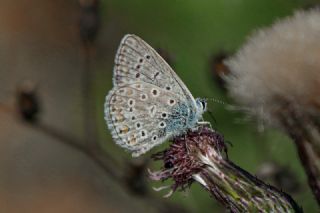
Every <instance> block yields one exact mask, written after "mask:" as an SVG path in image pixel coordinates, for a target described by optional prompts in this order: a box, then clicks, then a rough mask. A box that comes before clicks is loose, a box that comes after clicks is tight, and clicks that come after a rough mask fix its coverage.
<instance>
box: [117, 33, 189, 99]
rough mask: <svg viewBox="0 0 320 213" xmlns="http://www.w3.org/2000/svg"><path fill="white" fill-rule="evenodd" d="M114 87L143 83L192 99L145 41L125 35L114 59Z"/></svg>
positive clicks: (169, 68) (177, 78)
mask: <svg viewBox="0 0 320 213" xmlns="http://www.w3.org/2000/svg"><path fill="white" fill-rule="evenodd" d="M115 64H116V65H115V68H114V80H113V82H114V85H118V86H120V85H125V84H128V83H134V82H137V81H143V82H148V83H152V84H154V85H157V86H158V87H160V88H164V89H167V90H171V91H174V92H175V93H179V94H181V95H184V96H186V97H187V99H191V100H192V99H193V97H192V95H191V93H190V92H189V90H188V89H187V87H186V86H185V85H184V84H183V82H182V81H181V80H180V78H179V77H178V76H177V75H176V74H175V73H174V71H173V70H172V69H171V67H170V66H169V65H168V64H167V63H166V62H165V60H164V59H163V58H162V57H161V56H160V55H159V54H158V53H157V52H156V51H155V50H154V49H153V48H152V47H151V46H149V45H148V44H147V43H146V42H145V41H143V40H142V39H141V38H139V37H137V36H135V35H126V36H125V37H124V38H123V39H122V41H121V43H120V46H119V48H118V51H117V54H116V58H115Z"/></svg>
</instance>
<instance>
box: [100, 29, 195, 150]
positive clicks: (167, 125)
mask: <svg viewBox="0 0 320 213" xmlns="http://www.w3.org/2000/svg"><path fill="white" fill-rule="evenodd" d="M113 84H114V88H113V89H112V90H111V91H110V92H109V94H108V96H107V97H106V102H105V119H106V121H107V124H108V127H109V129H110V130H111V133H112V136H113V138H114V140H115V142H116V143H117V144H118V145H120V146H121V147H123V148H126V149H128V150H129V151H131V152H132V155H133V156H139V155H141V154H143V153H145V152H147V151H148V150H150V149H151V148H152V147H154V146H156V145H158V144H161V143H163V142H164V141H165V140H166V139H168V138H169V137H171V136H172V135H175V134H177V133H179V132H177V131H181V129H177V126H179V125H180V126H181V127H183V124H185V123H186V122H187V121H186V117H187V114H188V109H189V108H192V107H193V108H194V107H195V101H194V98H193V96H192V95H191V93H190V92H189V90H188V89H187V87H186V86H185V85H184V83H183V82H182V81H181V80H180V78H179V77H178V76H177V75H176V74H175V73H174V71H173V70H172V69H171V67H170V66H169V65H168V64H167V63H166V62H165V61H164V59H162V57H161V56H159V55H158V53H157V52H156V51H155V50H154V49H153V48H152V47H150V46H149V45H148V44H147V43H146V42H144V41H143V40H142V39H140V38H139V37H137V36H135V35H126V36H125V37H124V38H123V39H122V41H121V44H120V46H119V49H118V51H117V54H116V57H115V67H114V77H113ZM186 103H187V104H186ZM181 106H183V107H181Z"/></svg>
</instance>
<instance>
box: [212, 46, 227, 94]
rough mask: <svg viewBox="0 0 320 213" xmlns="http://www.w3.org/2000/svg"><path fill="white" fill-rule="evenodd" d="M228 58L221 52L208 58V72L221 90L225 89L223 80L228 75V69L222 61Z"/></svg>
mask: <svg viewBox="0 0 320 213" xmlns="http://www.w3.org/2000/svg"><path fill="white" fill-rule="evenodd" d="M228 57H229V56H228V54H227V53H225V52H222V51H221V52H219V53H217V54H214V55H212V57H211V58H210V72H211V74H212V75H213V78H214V80H215V81H216V83H217V84H218V86H219V87H220V88H222V89H225V84H226V82H225V80H224V79H225V77H226V76H227V75H229V73H230V70H229V68H228V67H227V66H226V64H225V63H224V60H225V59H227V58H228Z"/></svg>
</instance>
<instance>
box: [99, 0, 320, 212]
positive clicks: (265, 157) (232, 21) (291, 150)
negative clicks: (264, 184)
mask: <svg viewBox="0 0 320 213" xmlns="http://www.w3.org/2000/svg"><path fill="white" fill-rule="evenodd" d="M311 4H312V1H299V0H268V1H256V0H215V1H209V0H200V1H190V0H186V1H182V0H180V1H179V0H162V1H148V0H140V1H130V0H127V1H125V0H120V1H118V0H117V1H105V2H103V21H104V25H105V26H107V25H108V24H110V25H112V26H113V27H114V28H113V29H112V31H113V32H112V33H110V32H106V31H103V32H102V33H101V34H100V35H99V39H100V40H106V39H107V38H108V37H110V39H112V40H113V41H114V44H112V48H113V50H114V51H111V50H110V52H111V53H112V52H113V53H115V51H116V47H117V45H118V44H119V42H120V39H121V37H122V36H123V35H124V34H126V33H132V34H136V35H138V36H140V37H141V38H143V39H144V40H145V41H147V42H148V43H149V44H150V45H151V46H153V47H154V48H159V47H160V48H163V49H165V50H166V51H168V52H169V53H170V54H171V55H172V56H174V63H173V67H174V70H175V71H176V73H177V74H178V75H179V76H180V78H181V79H182V80H183V81H184V82H185V84H186V85H187V86H188V88H189V89H190V91H191V92H192V94H193V95H194V96H195V97H210V98H215V99H218V100H222V101H224V102H226V103H229V104H232V100H230V99H229V98H228V97H227V96H226V94H225V92H224V91H223V90H222V89H221V88H219V87H218V86H217V85H216V82H215V81H214V80H213V77H212V73H211V72H210V57H212V55H214V54H218V53H219V52H221V51H225V52H228V53H231V54H232V53H234V52H235V51H237V49H238V48H239V47H241V45H242V44H243V43H244V42H245V41H246V39H247V37H248V36H249V35H250V34H251V33H252V32H253V31H255V30H257V29H259V28H261V27H266V26H270V25H271V24H272V23H274V22H275V21H277V20H279V19H281V18H282V17H285V16H288V15H291V14H292V13H293V12H294V11H295V10H297V9H301V8H303V7H308V6H309V5H311ZM102 30H103V29H102ZM100 57H103V56H100ZM99 63H101V64H103V65H99V66H98V69H99V72H98V73H99V75H98V76H97V78H96V79H97V84H96V85H97V87H96V91H97V93H98V94H99V95H98V96H99V98H98V102H97V105H98V106H99V107H100V108H99V112H100V114H99V117H103V113H102V112H103V102H104V96H105V95H106V93H107V91H108V90H109V89H110V88H111V87H112V84H111V83H112V82H111V78H112V66H113V58H112V54H111V56H110V57H108V58H104V59H103V60H100V61H99ZM270 63H272V61H270ZM208 105H209V106H208V107H209V109H210V110H212V112H213V114H214V117H215V119H216V123H215V122H214V121H213V120H212V118H211V117H210V116H208V115H205V118H206V119H207V120H210V121H211V123H212V124H213V127H214V128H215V129H217V130H218V131H219V132H220V133H222V134H223V135H224V137H225V139H226V140H228V141H231V142H232V144H233V147H230V148H229V157H230V159H231V160H232V161H233V162H235V163H236V164H238V165H239V166H241V167H242V168H243V169H245V170H247V171H249V172H251V173H252V174H255V173H256V172H257V171H258V170H259V167H261V165H262V164H263V163H265V162H270V161H273V162H275V163H276V164H279V165H283V166H285V167H288V168H289V169H290V170H292V171H293V173H294V176H295V177H296V178H297V179H298V182H299V184H300V185H301V189H300V190H299V191H298V192H296V193H295V194H293V197H294V199H295V200H296V201H297V202H298V203H299V204H300V205H302V207H303V209H304V210H305V212H316V210H317V209H318V208H317V205H316V202H315V201H314V200H313V197H312V196H313V195H312V193H311V191H310V190H309V189H308V186H307V184H306V181H307V180H306V176H305V174H304V172H303V169H302V167H301V165H300V162H299V160H298V158H297V154H296V152H295V147H294V145H293V144H292V143H291V141H290V139H289V138H287V137H286V136H285V135H284V134H282V133H281V132H279V131H277V130H270V129H266V130H265V131H264V132H258V131H257V125H256V123H255V122H254V121H253V120H249V121H247V120H246V119H244V118H245V116H244V115H242V114H241V113H238V112H234V111H230V110H227V109H226V107H225V105H221V104H219V103H215V102H209V103H208ZM239 120H240V122H238V121H239ZM100 128H101V129H103V130H104V129H106V126H105V123H104V121H103V120H101V123H100ZM103 130H101V131H100V132H103ZM102 136H103V137H105V141H106V143H105V144H103V145H104V147H105V149H106V150H107V151H108V152H117V153H119V156H121V157H127V156H128V154H127V153H126V154H124V152H123V150H122V149H120V148H118V147H116V146H114V145H111V144H110V141H111V138H110V136H109V135H106V134H103V135H102ZM166 146H167V144H164V145H163V146H162V147H160V148H157V149H156V150H161V149H163V148H165V147H166ZM152 152H153V153H155V150H152ZM155 167H156V166H155ZM150 185H151V186H154V185H156V184H155V183H150ZM151 186H150V187H151ZM297 187H298V186H297ZM170 199H172V200H174V201H175V202H178V203H182V204H183V205H186V206H188V208H190V209H192V210H193V211H195V212H215V211H214V210H215V209H216V202H215V201H213V199H211V198H210V197H209V194H208V193H207V192H206V191H205V190H203V189H202V188H201V187H199V186H197V184H194V185H193V186H192V188H191V190H190V192H189V193H187V196H184V195H183V193H179V192H177V193H175V194H174V195H173V196H172V197H171V198H170Z"/></svg>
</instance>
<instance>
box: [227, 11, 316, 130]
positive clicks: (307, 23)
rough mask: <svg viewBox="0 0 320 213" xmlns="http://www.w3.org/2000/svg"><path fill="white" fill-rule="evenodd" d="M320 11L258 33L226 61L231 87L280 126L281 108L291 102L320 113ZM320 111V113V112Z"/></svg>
mask: <svg viewBox="0 0 320 213" xmlns="http://www.w3.org/2000/svg"><path fill="white" fill-rule="evenodd" d="M319 38H320V10H319V9H313V10H310V11H303V12H302V11H301V12H297V13H295V15H294V16H292V17H289V18H285V19H283V20H281V21H278V22H277V23H275V24H274V25H273V26H271V27H268V28H265V29H262V30H259V31H257V32H256V33H254V34H253V35H252V36H251V37H250V38H249V39H248V41H247V43H246V44H245V45H244V46H243V47H242V48H241V49H240V50H239V52H238V53H237V54H236V55H235V56H234V57H232V58H231V59H229V60H227V61H226V62H225V63H226V64H227V66H228V67H229V68H230V70H231V75H230V76H228V77H227V84H228V85H227V87H228V89H229V92H230V94H231V96H232V97H233V98H234V99H235V100H236V101H237V102H238V103H239V104H241V105H242V106H243V107H244V108H245V109H247V110H249V112H250V113H251V114H253V115H255V116H258V117H259V118H262V119H263V120H264V121H267V122H271V123H272V124H279V120H278V118H277V116H275V113H274V112H275V111H277V110H278V109H279V107H282V105H283V103H284V102H286V103H290V105H291V106H293V107H294V108H296V109H297V110H300V111H303V112H306V113H318V112H319V111H320V42H319ZM318 115H319V113H318Z"/></svg>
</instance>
